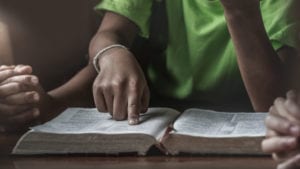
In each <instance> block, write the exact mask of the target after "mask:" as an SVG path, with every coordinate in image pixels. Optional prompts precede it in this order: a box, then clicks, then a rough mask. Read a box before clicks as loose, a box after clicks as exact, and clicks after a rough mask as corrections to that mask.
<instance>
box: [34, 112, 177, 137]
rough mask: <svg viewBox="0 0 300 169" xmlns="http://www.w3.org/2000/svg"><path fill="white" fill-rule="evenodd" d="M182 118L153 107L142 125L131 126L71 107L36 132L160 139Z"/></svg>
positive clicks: (142, 116) (106, 115) (125, 122)
mask: <svg viewBox="0 0 300 169" xmlns="http://www.w3.org/2000/svg"><path fill="white" fill-rule="evenodd" d="M178 115H179V112H177V111H176V110H173V109H169V108H149V109H148V111H147V113H145V114H141V115H140V124H139V125H129V124H128V121H127V120H124V121H115V120H113V119H112V118H111V115H110V114H109V113H100V112H98V111H97V109H95V108H93V109H91V108H90V109H89V108H69V109H67V110H66V111H64V112H63V113H62V114H60V115H59V116H57V117H56V118H54V119H53V120H51V121H49V122H47V123H45V124H43V125H39V126H36V127H32V129H33V131H38V132H47V133H60V134H82V133H101V134H124V133H126V134H127V133H142V134H148V135H152V136H157V135H158V134H159V133H160V132H161V130H163V129H165V128H167V126H168V125H169V124H170V123H171V122H172V121H174V120H175V119H176V117H177V116H178Z"/></svg>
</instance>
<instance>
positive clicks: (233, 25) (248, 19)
mask: <svg viewBox="0 0 300 169" xmlns="http://www.w3.org/2000/svg"><path fill="white" fill-rule="evenodd" d="M224 9H225V17H226V20H227V23H228V28H229V31H230V34H231V37H232V40H233V43H234V46H235V50H236V54H237V60H238V65H239V69H240V72H241V75H242V79H243V81H244V84H245V87H246V89H247V92H248V95H249V97H250V100H251V102H252V105H253V107H254V109H255V110H256V111H267V110H268V108H269V107H270V105H271V104H272V103H273V101H274V99H275V98H276V97H278V96H282V95H284V92H285V91H286V84H285V71H284V67H283V64H282V62H281V60H280V58H279V56H278V55H277V53H276V51H275V50H274V49H273V47H272V45H271V42H270V41H269V38H268V36H267V33H266V30H265V28H264V25H263V21H262V17H261V12H260V8H259V5H253V6H248V8H247V10H243V11H241V10H238V9H234V8H231V7H224Z"/></svg>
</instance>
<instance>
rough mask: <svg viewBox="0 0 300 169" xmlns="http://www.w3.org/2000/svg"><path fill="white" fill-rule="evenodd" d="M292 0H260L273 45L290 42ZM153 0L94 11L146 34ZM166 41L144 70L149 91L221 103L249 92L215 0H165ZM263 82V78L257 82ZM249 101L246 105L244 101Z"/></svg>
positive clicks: (103, 5)
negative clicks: (113, 16) (107, 13)
mask: <svg viewBox="0 0 300 169" xmlns="http://www.w3.org/2000/svg"><path fill="white" fill-rule="evenodd" d="M291 2H292V0H261V11H262V16H263V20H264V24H265V27H266V31H267V33H268V35H269V38H270V41H271V43H272V45H273V47H274V48H275V49H276V50H277V49H279V48H280V47H282V46H284V45H290V46H291V45H293V43H292V39H291V36H289V34H288V32H289V30H290V29H292V28H293V27H294V25H293V24H292V22H291V21H290V20H289V19H288V18H287V15H286V13H287V11H288V9H289V7H290V6H291ZM151 6H152V0H102V1H101V2H100V3H99V4H98V5H97V6H96V9H97V10H108V11H113V12H116V13H118V14H121V15H123V16H126V17H127V18H129V19H130V20H131V21H133V22H134V23H135V24H136V25H137V26H138V27H139V29H140V33H141V35H142V36H144V37H148V35H149V18H150V15H151ZM166 10H167V18H168V45H167V49H166V52H165V56H161V57H159V58H155V59H153V60H154V62H153V63H152V65H150V67H149V69H148V75H149V77H150V80H151V83H152V86H153V89H154V90H156V92H158V93H160V94H161V95H164V96H168V97H170V98H175V99H184V100H191V101H199V102H201V101H204V102H208V103H212V104H224V103H230V102H235V101H241V100H245V102H248V103H249V100H248V96H247V93H246V90H245V87H244V84H243V81H242V78H241V75H240V72H239V68H238V65H237V59H236V54H235V51H234V46H233V43H232V40H231V38H230V35H229V32H228V28H227V25H226V21H225V17H224V10H223V7H222V5H221V3H220V1H219V0H166ZM262 83H263V82H262ZM249 104H250V103H249Z"/></svg>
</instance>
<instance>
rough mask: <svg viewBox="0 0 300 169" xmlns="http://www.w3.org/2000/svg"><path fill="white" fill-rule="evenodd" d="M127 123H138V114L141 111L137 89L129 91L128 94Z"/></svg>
mask: <svg viewBox="0 0 300 169" xmlns="http://www.w3.org/2000/svg"><path fill="white" fill-rule="evenodd" d="M127 106H128V107H127V109H128V123H129V124H130V125H136V124H138V123H139V114H140V112H141V98H140V96H139V93H138V92H137V91H133V92H131V93H129V96H128V105H127Z"/></svg>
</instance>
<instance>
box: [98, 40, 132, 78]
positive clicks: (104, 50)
mask: <svg viewBox="0 0 300 169" xmlns="http://www.w3.org/2000/svg"><path fill="white" fill-rule="evenodd" d="M112 48H123V49H127V50H128V48H127V47H126V46H124V45H121V44H113V45H109V46H107V47H105V48H103V49H101V50H100V51H99V52H98V53H97V54H96V56H95V57H94V59H93V65H94V68H95V70H96V71H97V72H98V73H99V72H100V68H99V65H98V61H99V57H100V56H101V55H102V54H103V53H104V52H106V51H108V50H110V49H112Z"/></svg>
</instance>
